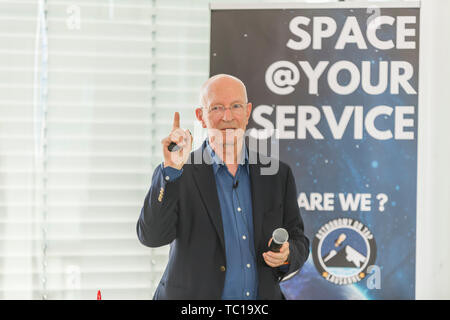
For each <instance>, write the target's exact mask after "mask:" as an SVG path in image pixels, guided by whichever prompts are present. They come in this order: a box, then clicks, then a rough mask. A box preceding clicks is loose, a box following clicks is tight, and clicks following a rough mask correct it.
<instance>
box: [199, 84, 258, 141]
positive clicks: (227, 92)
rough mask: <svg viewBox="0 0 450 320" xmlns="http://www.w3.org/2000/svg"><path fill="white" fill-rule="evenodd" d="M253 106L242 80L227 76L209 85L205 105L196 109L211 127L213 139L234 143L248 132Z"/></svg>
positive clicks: (201, 119)
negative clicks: (248, 101) (248, 99)
mask: <svg viewBox="0 0 450 320" xmlns="http://www.w3.org/2000/svg"><path fill="white" fill-rule="evenodd" d="M251 109H252V104H251V103H247V97H246V94H245V88H244V87H243V86H242V84H241V83H240V82H238V81H236V80H234V79H232V78H227V77H224V78H219V79H216V80H215V81H213V82H212V83H211V84H210V85H209V86H208V87H207V88H206V93H205V95H204V106H203V108H198V109H197V110H196V115H197V119H198V120H200V121H201V122H202V125H203V127H204V128H208V136H209V137H210V138H211V140H212V142H213V143H215V144H218V145H221V144H226V145H234V144H235V143H236V141H238V140H239V139H242V138H243V136H244V134H245V129H246V127H247V124H248V119H249V118H250V112H251Z"/></svg>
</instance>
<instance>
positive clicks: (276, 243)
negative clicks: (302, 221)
mask: <svg viewBox="0 0 450 320" xmlns="http://www.w3.org/2000/svg"><path fill="white" fill-rule="evenodd" d="M288 239H289V233H288V232H287V230H286V229H284V228H278V229H275V230H274V231H273V233H272V242H271V243H270V247H269V249H270V251H273V252H280V249H281V246H282V245H283V244H284V243H285V242H286V241H288Z"/></svg>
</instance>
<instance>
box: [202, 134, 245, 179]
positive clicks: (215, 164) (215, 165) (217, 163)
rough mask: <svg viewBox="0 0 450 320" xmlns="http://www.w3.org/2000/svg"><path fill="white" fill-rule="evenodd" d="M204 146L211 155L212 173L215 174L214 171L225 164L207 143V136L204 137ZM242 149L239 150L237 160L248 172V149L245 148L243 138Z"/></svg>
mask: <svg viewBox="0 0 450 320" xmlns="http://www.w3.org/2000/svg"><path fill="white" fill-rule="evenodd" d="M206 148H207V149H208V151H209V154H210V155H211V159H212V166H213V170H214V175H216V173H217V171H218V170H219V169H220V167H221V166H224V165H225V164H224V162H223V160H222V159H221V158H220V157H219V156H218V155H216V153H215V152H214V150H213V149H212V147H211V145H210V144H209V138H206ZM242 151H243V152H241V159H240V161H239V165H243V166H245V168H246V170H247V173H248V174H250V171H249V168H248V150H247V147H246V144H245V140H243V143H242Z"/></svg>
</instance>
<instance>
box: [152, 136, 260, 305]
mask: <svg viewBox="0 0 450 320" xmlns="http://www.w3.org/2000/svg"><path fill="white" fill-rule="evenodd" d="M206 148H207V149H208V151H209V153H210V155H211V158H212V159H213V163H212V166H213V171H214V176H215V180H216V187H217V190H218V192H217V194H218V197H219V204H220V209H221V214H222V223H223V229H224V237H225V254H226V261H227V266H226V274H225V285H224V289H223V293H222V299H223V300H230V299H233V300H252V299H253V300H254V299H256V298H257V292H258V274H257V268H256V257H255V248H254V241H253V234H254V233H253V213H252V196H251V185H250V172H249V167H248V153H247V149H246V147H245V143H244V145H243V150H242V153H241V155H242V157H241V161H240V162H239V163H240V164H239V166H238V169H237V171H236V174H235V176H234V177H233V175H231V173H230V172H229V171H228V168H227V167H226V165H225V164H224V163H223V161H222V159H220V158H219V157H218V156H217V155H216V154H215V152H214V151H213V150H212V148H211V146H210V145H209V142H207V146H206ZM161 165H162V168H163V174H164V179H165V180H166V181H174V180H176V179H178V178H179V177H180V176H181V174H182V172H183V169H181V170H176V169H174V168H171V167H166V168H164V166H163V164H161Z"/></svg>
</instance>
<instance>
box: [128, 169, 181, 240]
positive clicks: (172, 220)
mask: <svg viewBox="0 0 450 320" xmlns="http://www.w3.org/2000/svg"><path fill="white" fill-rule="evenodd" d="M166 179H168V180H166ZM181 180H182V179H181V177H180V178H177V179H175V180H174V181H171V180H170V179H169V177H168V176H164V172H163V169H162V166H157V167H156V169H155V171H154V173H153V177H152V182H151V187H150V190H149V191H148V193H147V195H146V197H145V200H144V205H143V207H142V209H141V214H140V216H139V219H138V221H137V225H136V232H137V236H138V238H139V241H140V242H141V243H142V244H143V245H145V246H148V247H160V246H164V245H166V244H169V243H171V242H172V241H173V240H174V239H175V237H176V233H177V232H176V230H177V221H178V211H179V201H178V197H179V185H180V181H181Z"/></svg>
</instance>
